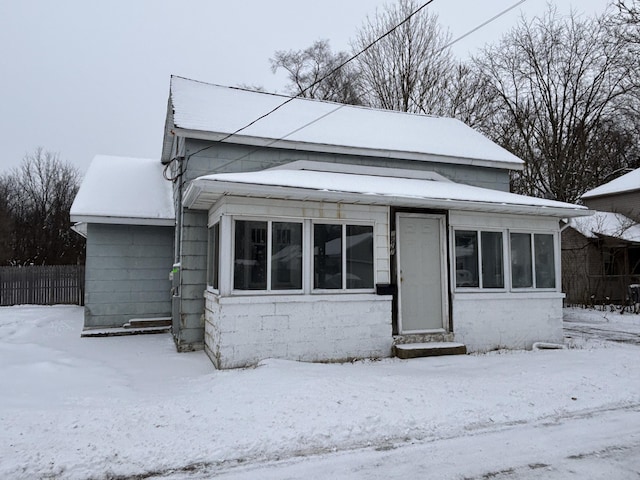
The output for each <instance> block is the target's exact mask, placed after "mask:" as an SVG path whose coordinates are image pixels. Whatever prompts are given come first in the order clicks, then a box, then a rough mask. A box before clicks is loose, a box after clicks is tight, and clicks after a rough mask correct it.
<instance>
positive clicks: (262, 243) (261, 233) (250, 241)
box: [233, 220, 267, 290]
mask: <svg viewBox="0 0 640 480" xmlns="http://www.w3.org/2000/svg"><path fill="white" fill-rule="evenodd" d="M235 225H236V233H235V258H234V261H233V264H234V268H233V288H235V289H236V290H266V289H267V222H253V221H245V220H237V221H236V222H235Z"/></svg>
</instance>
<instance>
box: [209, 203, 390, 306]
mask: <svg viewBox="0 0 640 480" xmlns="http://www.w3.org/2000/svg"><path fill="white" fill-rule="evenodd" d="M229 220H230V223H229V230H230V232H228V233H223V231H222V224H221V227H220V228H221V229H220V237H222V235H225V236H228V239H229V240H228V241H229V246H230V249H229V250H230V253H231V255H230V257H229V260H228V261H227V263H228V267H227V268H229V270H230V271H229V273H228V277H227V278H226V279H225V280H223V279H222V276H221V275H220V276H219V283H222V282H223V281H226V282H229V287H228V290H225V291H226V292H228V294H229V295H232V296H264V295H327V294H341V295H343V294H351V293H354V294H361V293H368V294H370V293H375V291H376V290H375V289H376V281H377V274H376V222H375V220H373V219H372V220H370V221H367V220H352V219H349V218H346V219H344V220H342V219H341V220H335V219H323V218H301V217H284V216H273V217H272V216H268V217H267V216H245V215H230V219H229ZM237 221H249V222H251V221H254V222H266V223H267V252H269V255H268V256H267V266H266V268H267V289H266V290H257V289H256V290H239V289H236V288H234V284H235V269H234V263H235V255H236V252H235V249H236V245H235V235H236V222H237ZM274 222H275V223H298V224H301V225H302V237H301V241H302V288H301V289H291V290H274V289H272V288H271V274H272V268H271V265H272V263H271V262H272V259H271V256H272V255H271V251H272V248H273V244H272V242H273V238H272V232H273V228H272V226H273V223H274ZM316 224H322V225H325V224H326V225H340V226H341V227H342V259H341V268H342V272H343V275H342V286H341V288H330V289H326V288H325V289H317V288H314V285H313V284H314V258H313V257H314V255H313V249H314V225H316ZM349 225H351V226H368V227H371V231H372V232H371V234H372V252H371V254H372V278H373V286H372V287H371V288H346V281H347V278H346V271H347V255H346V242H347V237H346V233H347V226H349ZM221 242H222V240H221ZM221 261H226V260H221ZM221 271H222V270H221ZM219 290H222V288H220V289H219ZM216 292H217V291H216Z"/></svg>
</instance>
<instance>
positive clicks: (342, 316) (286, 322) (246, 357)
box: [205, 292, 393, 369]
mask: <svg viewBox="0 0 640 480" xmlns="http://www.w3.org/2000/svg"><path fill="white" fill-rule="evenodd" d="M205 301H206V310H205V351H206V352H207V355H209V357H210V358H211V360H212V361H213V363H214V365H215V366H216V368H220V369H225V368H238V367H247V366H250V365H255V364H256V363H258V362H259V361H260V360H263V359H265V358H283V359H288V360H301V361H308V362H316V361H345V360H350V359H354V358H379V357H388V356H390V355H391V344H392V340H393V339H392V336H391V297H390V296H377V295H373V294H364V295H363V294H344V295H286V296H258V297H219V296H218V295H216V294H214V293H212V292H207V293H206V294H205Z"/></svg>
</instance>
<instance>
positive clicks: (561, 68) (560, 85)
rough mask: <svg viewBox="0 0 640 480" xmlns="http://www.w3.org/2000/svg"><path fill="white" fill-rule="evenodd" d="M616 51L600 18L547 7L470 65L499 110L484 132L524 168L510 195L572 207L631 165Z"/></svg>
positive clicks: (624, 61) (627, 85)
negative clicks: (561, 13) (479, 74)
mask: <svg viewBox="0 0 640 480" xmlns="http://www.w3.org/2000/svg"><path fill="white" fill-rule="evenodd" d="M619 47H620V46H619V45H617V44H616V43H615V42H612V41H611V39H610V38H609V36H608V30H607V28H606V26H605V22H604V21H603V18H588V19H583V18H579V17H577V16H576V15H575V14H571V15H569V16H568V17H564V18H563V17H560V16H559V15H558V14H557V12H556V11H555V10H554V9H553V8H552V7H550V8H549V11H548V12H547V14H546V15H545V16H544V17H542V18H534V19H533V20H531V21H527V20H526V19H524V18H523V19H522V20H521V21H520V23H519V24H518V25H517V26H516V27H515V28H514V29H513V30H512V31H511V32H510V33H508V34H507V35H506V36H505V37H503V39H502V40H501V41H500V42H499V43H498V44H497V45H494V46H490V47H487V48H485V49H484V51H483V52H482V54H481V55H480V56H479V57H477V58H476V59H475V61H476V65H477V66H478V68H480V69H481V70H482V72H483V74H484V75H485V76H486V78H487V80H488V81H489V83H490V88H491V89H492V91H493V95H494V97H495V99H496V101H497V102H498V107H499V108H498V110H496V115H494V116H493V117H492V119H491V124H490V125H488V126H485V131H489V132H491V136H492V137H493V139H494V140H495V141H497V142H498V143H500V144H501V145H503V146H504V147H505V148H507V149H508V150H510V151H511V152H513V153H514V154H516V155H518V156H519V157H520V158H522V159H524V160H525V162H526V166H525V168H524V170H523V171H522V172H520V173H517V174H516V175H514V177H513V188H514V190H515V191H517V192H519V193H525V194H529V195H535V196H540V197H546V198H553V199H557V200H562V201H570V202H573V201H576V200H578V199H579V197H580V195H581V194H582V193H584V192H585V191H586V190H588V189H590V188H593V187H595V186H597V185H598V184H600V183H601V180H602V179H603V178H605V177H606V176H607V175H609V174H610V173H611V172H614V171H616V170H618V169H620V168H621V167H627V166H633V165H631V164H632V163H634V162H637V158H638V156H637V147H638V130H637V128H636V125H637V123H636V120H637V119H636V118H635V117H634V116H633V113H632V112H633V109H628V108H625V105H626V104H628V103H629V102H633V101H635V100H633V99H632V97H631V95H630V94H631V92H632V91H633V88H634V86H633V82H631V81H630V77H631V76H632V72H633V69H632V67H631V66H630V65H629V63H628V56H627V55H626V53H625V52H624V51H623V49H620V48H619Z"/></svg>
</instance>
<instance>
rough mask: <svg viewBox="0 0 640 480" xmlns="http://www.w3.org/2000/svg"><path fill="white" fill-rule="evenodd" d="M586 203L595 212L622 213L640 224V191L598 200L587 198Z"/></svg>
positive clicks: (622, 193) (603, 197) (617, 194)
mask: <svg viewBox="0 0 640 480" xmlns="http://www.w3.org/2000/svg"><path fill="white" fill-rule="evenodd" d="M584 203H585V205H586V206H587V207H589V208H591V209H593V210H600V211H601V212H616V213H621V214H623V215H624V216H626V217H629V218H631V219H632V220H635V221H636V222H640V190H635V191H633V192H621V193H616V194H612V195H606V196H602V197H596V198H585V199H584Z"/></svg>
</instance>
